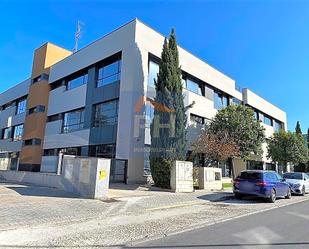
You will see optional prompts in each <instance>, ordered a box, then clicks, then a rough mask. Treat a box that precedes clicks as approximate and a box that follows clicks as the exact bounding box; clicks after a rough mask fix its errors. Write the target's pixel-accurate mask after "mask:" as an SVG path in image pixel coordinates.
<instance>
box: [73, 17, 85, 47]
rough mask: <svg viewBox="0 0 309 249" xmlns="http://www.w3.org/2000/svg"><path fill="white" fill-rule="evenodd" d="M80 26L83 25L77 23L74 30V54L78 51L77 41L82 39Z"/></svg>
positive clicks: (79, 22)
mask: <svg viewBox="0 0 309 249" xmlns="http://www.w3.org/2000/svg"><path fill="white" fill-rule="evenodd" d="M82 25H83V23H82V22H81V21H77V28H76V32H75V46H74V49H73V53H76V52H77V50H78V41H79V39H80V38H81V37H82V32H81V30H82Z"/></svg>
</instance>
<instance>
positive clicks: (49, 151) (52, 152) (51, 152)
mask: <svg viewBox="0 0 309 249" xmlns="http://www.w3.org/2000/svg"><path fill="white" fill-rule="evenodd" d="M43 155H44V156H57V149H46V150H44V154H43Z"/></svg>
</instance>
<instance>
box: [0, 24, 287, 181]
mask: <svg viewBox="0 0 309 249" xmlns="http://www.w3.org/2000/svg"><path fill="white" fill-rule="evenodd" d="M163 41H164V36H162V35H161V34H159V33H157V32H156V31H154V30H153V29H151V28H150V27H148V26H147V25H145V24H143V23H142V22H140V21H139V20H137V19H134V20H133V21H131V22H129V23H127V24H125V25H124V26H122V27H120V28H118V29H116V30H114V31H113V32H111V33H109V34H107V35H105V36H104V37H102V38H100V39H98V40H96V41H94V42H93V43H91V44H90V45H88V46H87V47H85V48H83V49H81V50H79V51H77V52H76V53H71V52H70V51H68V50H65V49H63V48H60V47H58V46H55V45H53V44H51V43H46V44H44V45H43V46H41V47H40V48H38V49H37V50H35V52H34V60H33V68H32V72H31V77H30V78H29V79H26V80H25V81H23V82H22V83H20V84H18V85H16V86H15V87H13V88H11V89H8V90H7V91H6V92H3V93H2V94H0V107H1V112H0V129H1V140H0V168H1V169H3V170H23V171H35V172H50V173H56V172H57V166H58V162H59V155H61V154H70V155H78V156H91V157H106V158H113V164H112V170H111V174H112V175H111V179H112V180H114V181H123V180H127V181H128V182H143V181H145V175H147V174H148V172H149V158H148V157H149V145H150V142H151V138H150V123H151V119H152V117H153V106H152V102H151V99H153V97H154V96H155V89H154V80H155V79H156V77H157V73H158V69H159V66H158V63H159V61H160V55H161V52H162V45H163ZM179 59H180V65H181V69H182V75H183V85H184V90H183V93H184V102H185V105H189V104H191V103H192V102H193V101H194V102H195V104H194V106H193V107H192V108H190V109H189V110H188V111H187V116H188V122H187V127H188V137H187V139H188V142H189V144H190V142H192V141H193V140H194V139H195V138H196V137H197V135H198V134H199V132H200V128H201V127H202V126H203V124H205V123H206V122H207V121H209V120H211V119H212V118H213V117H214V115H215V114H216V112H217V111H218V110H219V109H221V108H223V107H225V106H227V105H230V104H245V105H248V106H250V107H252V108H253V109H254V111H255V115H256V118H257V119H259V120H260V121H261V122H262V124H263V126H264V127H265V129H266V135H267V136H270V135H272V134H273V132H274V131H276V130H278V129H280V128H284V129H286V127H287V117H286V113H285V112H284V111H282V110H280V109H279V108H277V107H276V106H274V105H273V104H271V103H270V102H268V101H266V100H264V99H263V98H261V97H259V96H258V95H257V94H255V93H254V92H252V91H251V90H249V89H239V88H237V87H236V84H235V81H234V80H233V79H231V78H230V77H228V76H226V75H224V74H223V73H221V72H219V71H218V70H216V69H215V68H213V67H211V66H210V65H208V64H207V63H206V62H204V61H202V60H200V59H199V58H197V57H196V56H194V55H192V54H191V53H190V52H188V51H186V50H185V49H183V48H181V47H179ZM264 149H265V145H264ZM188 151H190V146H189V147H188ZM236 165H237V169H238V170H242V169H245V168H273V167H275V166H274V165H273V164H271V162H270V161H268V160H267V158H266V152H265V150H264V155H263V156H262V157H261V158H256V159H254V160H252V161H251V162H250V163H249V164H248V163H247V165H246V164H245V163H244V162H242V161H239V162H236ZM222 167H223V171H224V174H228V173H226V172H225V171H226V170H227V169H226V167H225V165H224V163H223V164H222Z"/></svg>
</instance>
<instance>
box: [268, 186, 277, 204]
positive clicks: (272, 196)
mask: <svg viewBox="0 0 309 249" xmlns="http://www.w3.org/2000/svg"><path fill="white" fill-rule="evenodd" d="M268 201H269V202H270V203H275V201H276V191H275V190H274V189H272V190H271V193H270V197H269V198H268Z"/></svg>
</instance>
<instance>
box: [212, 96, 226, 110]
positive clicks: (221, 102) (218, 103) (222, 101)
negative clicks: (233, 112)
mask: <svg viewBox="0 0 309 249" xmlns="http://www.w3.org/2000/svg"><path fill="white" fill-rule="evenodd" d="M228 105H229V99H228V97H227V96H225V95H224V94H222V93H219V92H215V94H214V107H215V109H217V110H220V109H222V108H225V107H227V106H228Z"/></svg>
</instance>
